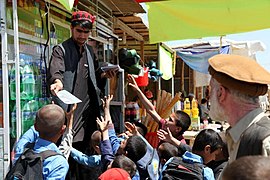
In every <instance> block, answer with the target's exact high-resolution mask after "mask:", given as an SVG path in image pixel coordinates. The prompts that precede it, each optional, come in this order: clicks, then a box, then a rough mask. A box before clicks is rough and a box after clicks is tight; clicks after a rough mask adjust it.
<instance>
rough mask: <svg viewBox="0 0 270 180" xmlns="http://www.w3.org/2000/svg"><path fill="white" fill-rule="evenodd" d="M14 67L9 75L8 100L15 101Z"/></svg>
mask: <svg viewBox="0 0 270 180" xmlns="http://www.w3.org/2000/svg"><path fill="white" fill-rule="evenodd" d="M15 73H16V71H15V66H13V67H12V69H11V70H10V73H9V91H10V99H11V100H15V99H16V78H15Z"/></svg>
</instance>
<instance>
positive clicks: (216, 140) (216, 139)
mask: <svg viewBox="0 0 270 180" xmlns="http://www.w3.org/2000/svg"><path fill="white" fill-rule="evenodd" d="M207 145H210V147H211V148H210V149H211V150H210V152H211V153H212V152H214V151H215V150H217V149H218V148H222V145H223V141H222V139H221V137H220V136H219V134H218V133H217V132H216V131H214V130H213V129H203V130H202V131H201V132H200V133H199V134H198V135H197V136H196V138H195V140H194V144H193V147H192V152H194V151H204V148H205V146H207Z"/></svg>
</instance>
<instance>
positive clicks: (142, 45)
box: [140, 41, 144, 63]
mask: <svg viewBox="0 0 270 180" xmlns="http://www.w3.org/2000/svg"><path fill="white" fill-rule="evenodd" d="M140 54H141V60H142V61H143V63H144V42H143V41H141V47H140Z"/></svg>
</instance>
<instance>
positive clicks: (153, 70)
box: [148, 60, 163, 82]
mask: <svg viewBox="0 0 270 180" xmlns="http://www.w3.org/2000/svg"><path fill="white" fill-rule="evenodd" d="M148 67H149V69H150V70H149V74H148V77H149V78H150V79H151V80H153V81H154V82H156V81H157V80H158V78H159V77H161V76H162V75H163V73H162V72H161V71H160V70H159V69H157V66H156V62H154V61H153V60H151V61H150V62H149V63H148Z"/></svg>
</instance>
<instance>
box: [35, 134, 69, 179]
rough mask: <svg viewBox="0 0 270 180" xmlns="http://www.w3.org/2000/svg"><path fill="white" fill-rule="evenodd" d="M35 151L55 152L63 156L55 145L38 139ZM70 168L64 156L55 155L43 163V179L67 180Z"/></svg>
mask: <svg viewBox="0 0 270 180" xmlns="http://www.w3.org/2000/svg"><path fill="white" fill-rule="evenodd" d="M33 150H34V151H35V152H37V153H40V152H43V151H46V150H53V151H55V152H57V153H59V154H61V152H60V151H59V149H58V148H57V146H56V145H55V144H54V143H52V142H50V141H47V140H45V139H41V138H38V139H37V141H36V143H35V146H34V148H33ZM68 168H69V165H68V162H67V160H66V159H65V158H64V156H62V155H55V156H51V157H48V158H46V159H45V160H44V161H43V179H46V180H50V179H51V180H62V179H63V180H64V179H65V178H66V174H67V172H68Z"/></svg>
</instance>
